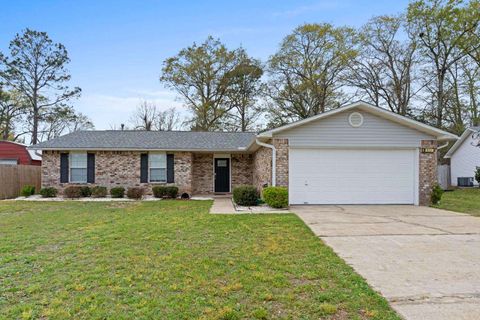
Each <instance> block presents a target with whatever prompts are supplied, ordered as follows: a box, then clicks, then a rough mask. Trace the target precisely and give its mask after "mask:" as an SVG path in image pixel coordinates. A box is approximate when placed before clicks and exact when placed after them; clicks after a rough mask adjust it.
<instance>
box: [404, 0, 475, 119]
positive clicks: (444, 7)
mask: <svg viewBox="0 0 480 320" xmlns="http://www.w3.org/2000/svg"><path fill="white" fill-rule="evenodd" d="M479 15H480V11H479V10H474V11H472V10H471V8H470V6H469V5H465V2H464V1H463V0H419V1H414V2H412V3H410V5H409V6H408V13H407V22H408V24H409V27H410V28H411V29H412V31H413V33H414V34H416V35H417V37H418V43H419V50H420V52H421V54H422V56H423V57H425V63H427V64H428V69H427V70H426V72H425V74H426V75H427V74H433V78H434V79H433V80H434V81H433V83H434V86H433V88H432V93H433V96H432V99H429V100H430V101H432V109H433V112H432V116H433V117H434V124H435V125H436V126H437V127H442V126H443V125H444V123H443V122H444V120H445V114H444V113H445V109H446V105H447V102H448V97H449V95H448V92H447V91H446V84H447V77H448V74H449V70H450V69H451V68H452V66H453V65H454V64H455V63H457V62H458V61H460V60H461V59H463V58H464V57H465V56H466V55H468V54H469V53H471V52H473V51H474V50H475V48H478V42H477V43H476V44H475V43H472V44H470V45H468V46H467V45H466V43H467V41H468V39H469V38H470V35H471V33H472V32H474V30H476V29H477V27H478V22H479ZM427 81H430V79H428V80H427Z"/></svg>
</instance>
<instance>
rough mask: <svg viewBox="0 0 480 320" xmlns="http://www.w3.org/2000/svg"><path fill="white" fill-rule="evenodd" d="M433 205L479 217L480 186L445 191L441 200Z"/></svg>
mask: <svg viewBox="0 0 480 320" xmlns="http://www.w3.org/2000/svg"><path fill="white" fill-rule="evenodd" d="M435 207H436V208H440V209H445V210H451V211H456V212H463V213H468V214H471V215H472V216H477V217H480V188H472V189H457V190H454V191H448V192H445V193H444V194H443V196H442V200H441V201H440V203H439V204H438V205H436V206H435Z"/></svg>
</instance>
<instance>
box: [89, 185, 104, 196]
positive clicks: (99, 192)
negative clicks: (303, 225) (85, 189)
mask: <svg viewBox="0 0 480 320" xmlns="http://www.w3.org/2000/svg"><path fill="white" fill-rule="evenodd" d="M106 196H107V187H101V186H95V187H93V188H92V198H105V197H106Z"/></svg>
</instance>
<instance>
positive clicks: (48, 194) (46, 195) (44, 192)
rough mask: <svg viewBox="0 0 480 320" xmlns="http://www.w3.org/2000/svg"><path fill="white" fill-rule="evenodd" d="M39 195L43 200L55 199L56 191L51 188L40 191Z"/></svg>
mask: <svg viewBox="0 0 480 320" xmlns="http://www.w3.org/2000/svg"><path fill="white" fill-rule="evenodd" d="M40 194H41V195H42V197H43V198H55V197H56V196H57V189H55V188H53V187H48V188H42V189H40Z"/></svg>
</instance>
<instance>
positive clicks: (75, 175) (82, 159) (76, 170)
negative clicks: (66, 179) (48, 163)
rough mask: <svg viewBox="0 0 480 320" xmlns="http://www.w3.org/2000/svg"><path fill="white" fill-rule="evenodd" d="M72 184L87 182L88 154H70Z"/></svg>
mask: <svg viewBox="0 0 480 320" xmlns="http://www.w3.org/2000/svg"><path fill="white" fill-rule="evenodd" d="M70 182H77V183H86V182H87V154H86V153H70Z"/></svg>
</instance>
